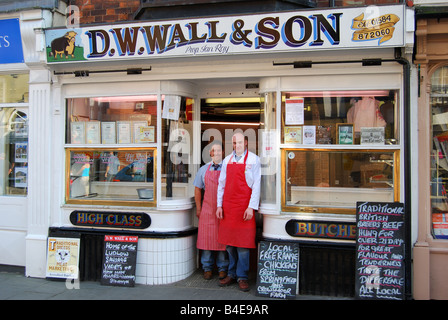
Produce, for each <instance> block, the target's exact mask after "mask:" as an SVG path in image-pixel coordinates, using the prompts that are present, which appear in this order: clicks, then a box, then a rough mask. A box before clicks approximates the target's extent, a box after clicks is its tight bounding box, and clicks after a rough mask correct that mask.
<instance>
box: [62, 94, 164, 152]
mask: <svg viewBox="0 0 448 320" xmlns="http://www.w3.org/2000/svg"><path fill="white" fill-rule="evenodd" d="M66 123H67V127H66V143H67V144H102V145H104V144H118V145H132V144H148V143H156V142H157V95H145V96H118V97H95V98H71V99H67V122H66Z"/></svg>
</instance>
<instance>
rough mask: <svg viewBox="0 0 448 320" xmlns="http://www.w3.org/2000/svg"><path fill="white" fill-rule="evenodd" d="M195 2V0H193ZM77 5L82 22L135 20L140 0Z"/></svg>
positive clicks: (324, 3)
mask: <svg viewBox="0 0 448 320" xmlns="http://www.w3.org/2000/svg"><path fill="white" fill-rule="evenodd" d="M192 2H193V1H192ZM400 2H402V1H401V0H335V6H336V7H346V6H363V5H374V4H394V3H400ZM69 4H70V5H74V6H77V7H78V8H79V13H80V24H93V23H113V22H124V21H132V20H134V14H135V13H136V12H137V10H138V8H139V7H140V0H70V1H69ZM316 4H317V6H318V7H320V8H325V7H328V6H329V4H330V1H329V0H316Z"/></svg>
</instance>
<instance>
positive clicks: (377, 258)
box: [355, 202, 405, 300]
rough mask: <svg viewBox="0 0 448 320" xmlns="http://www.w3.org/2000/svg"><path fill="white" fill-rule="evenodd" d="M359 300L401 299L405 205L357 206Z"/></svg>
mask: <svg viewBox="0 0 448 320" xmlns="http://www.w3.org/2000/svg"><path fill="white" fill-rule="evenodd" d="M356 208H357V209H356V226H357V237H356V282H355V291H356V297H357V298H358V299H388V300H403V299H404V285H405V275H404V274H405V273H404V205H403V204H402V203H398V202H393V203H388V202H357V204H356Z"/></svg>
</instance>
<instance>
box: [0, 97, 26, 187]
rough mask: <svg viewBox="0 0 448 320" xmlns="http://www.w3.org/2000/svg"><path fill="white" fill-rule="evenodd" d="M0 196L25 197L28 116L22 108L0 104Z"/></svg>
mask: <svg viewBox="0 0 448 320" xmlns="http://www.w3.org/2000/svg"><path fill="white" fill-rule="evenodd" d="M0 109H1V111H0V133H1V138H0V139H1V142H0V148H1V150H0V166H1V173H2V174H1V177H2V178H1V180H0V195H26V194H27V189H28V116H27V110H26V109H22V108H1V104H0Z"/></svg>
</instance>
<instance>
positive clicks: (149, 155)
mask: <svg viewBox="0 0 448 320" xmlns="http://www.w3.org/2000/svg"><path fill="white" fill-rule="evenodd" d="M155 155H156V151H155V149H138V150H136V149H133V148H129V149H124V148H119V149H116V148H109V149H87V148H86V149H67V155H66V158H67V161H68V164H67V168H68V173H67V177H68V180H67V184H68V185H67V195H66V198H67V203H79V204H87V203H88V204H110V202H111V201H114V202H115V204H117V205H118V204H123V205H126V204H132V205H146V206H150V205H151V204H154V203H155V200H154V199H155V192H156V188H154V186H155V180H156V179H155V172H156V170H155V169H156V168H155ZM139 202H140V203H139Z"/></svg>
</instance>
